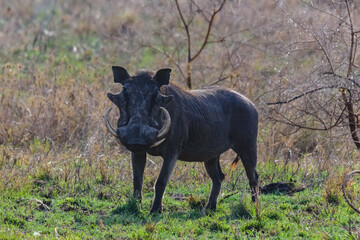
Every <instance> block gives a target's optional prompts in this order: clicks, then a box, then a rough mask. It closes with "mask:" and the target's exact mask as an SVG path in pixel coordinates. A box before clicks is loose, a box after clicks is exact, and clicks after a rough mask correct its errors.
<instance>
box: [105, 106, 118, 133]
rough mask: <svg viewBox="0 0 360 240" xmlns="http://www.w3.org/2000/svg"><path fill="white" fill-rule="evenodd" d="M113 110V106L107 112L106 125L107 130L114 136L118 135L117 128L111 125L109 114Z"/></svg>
mask: <svg viewBox="0 0 360 240" xmlns="http://www.w3.org/2000/svg"><path fill="white" fill-rule="evenodd" d="M111 110H112V107H110V108H109V109H108V110H107V111H106V113H105V116H104V120H105V125H106V128H107V130H108V131H109V132H110V133H111V135H113V136H114V137H118V135H117V132H116V130H115V129H114V128H113V127H112V126H111V124H110V121H109V114H110V111H111Z"/></svg>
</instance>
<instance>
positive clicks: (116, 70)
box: [112, 66, 130, 84]
mask: <svg viewBox="0 0 360 240" xmlns="http://www.w3.org/2000/svg"><path fill="white" fill-rule="evenodd" d="M112 71H113V74H114V82H116V83H121V84H124V82H125V81H126V80H128V79H129V78H130V75H129V74H128V72H127V71H126V69H125V68H123V67H117V66H112Z"/></svg>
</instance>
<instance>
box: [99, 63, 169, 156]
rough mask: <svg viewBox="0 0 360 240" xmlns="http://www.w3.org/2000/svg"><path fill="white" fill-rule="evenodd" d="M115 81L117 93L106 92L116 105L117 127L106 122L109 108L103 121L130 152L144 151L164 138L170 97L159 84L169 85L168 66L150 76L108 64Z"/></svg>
mask: <svg viewBox="0 0 360 240" xmlns="http://www.w3.org/2000/svg"><path fill="white" fill-rule="evenodd" d="M112 70H113V73H114V81H115V83H121V84H122V85H123V89H122V91H121V93H119V94H111V93H108V95H107V96H108V98H109V99H110V100H111V101H112V102H113V103H114V104H115V105H116V106H117V107H118V108H119V111H120V117H119V120H118V122H117V129H115V128H114V127H112V126H111V124H110V122H109V113H110V111H111V109H112V108H109V109H108V110H107V112H106V114H105V124H106V127H107V129H108V130H109V131H110V133H111V134H112V135H114V136H115V137H117V138H119V139H120V141H121V143H122V144H123V145H124V146H125V147H126V148H127V149H129V150H130V151H132V152H144V151H147V150H148V149H149V148H151V147H155V146H158V145H159V144H161V143H162V142H163V141H164V140H165V136H166V134H167V132H168V131H169V129H170V125H171V119H170V115H169V113H168V111H167V110H166V109H165V108H164V107H161V106H165V105H167V104H168V103H169V102H170V101H171V99H172V96H165V95H163V94H162V93H161V92H160V87H161V86H162V85H167V84H169V79H170V72H171V69H167V68H166V69H161V70H159V71H157V73H156V74H155V75H154V74H152V73H150V72H139V73H138V74H137V75H135V76H130V75H129V74H128V72H127V71H126V69H124V68H122V67H115V66H114V67H112Z"/></svg>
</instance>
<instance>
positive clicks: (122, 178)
mask: <svg viewBox="0 0 360 240" xmlns="http://www.w3.org/2000/svg"><path fill="white" fill-rule="evenodd" d="M50 148H51V144H50V143H49V142H48V141H45V140H44V141H41V140H39V139H34V140H33V142H32V143H31V145H30V147H29V151H30V152H29V155H26V154H25V153H22V154H23V155H22V157H23V158H24V159H20V157H19V159H18V160H17V161H16V162H14V159H10V161H9V160H7V161H6V162H4V161H1V162H0V163H1V165H2V171H4V169H8V173H12V172H14V173H13V174H15V175H14V177H13V178H12V179H13V180H12V181H11V182H9V181H6V178H5V181H2V184H1V187H2V188H1V189H2V190H1V197H0V238H2V239H37V238H40V239H44V238H45V239H56V238H58V239H118V238H125V239H173V238H181V239H209V238H210V239H224V238H229V239H243V238H275V239H289V238H310V239H318V238H319V239H322V238H326V239H344V238H353V239H356V238H358V237H359V234H360V228H359V224H360V216H359V215H358V214H356V213H355V212H354V211H353V210H352V209H350V208H349V207H348V206H347V204H346V203H345V201H344V199H343V197H342V193H341V192H340V185H341V183H342V182H341V179H337V178H334V179H333V180H331V181H332V182H331V183H329V181H330V179H332V178H329V177H328V176H327V174H323V173H320V172H317V173H316V174H315V175H314V176H313V178H309V177H308V176H309V174H311V171H308V170H310V169H311V168H309V169H303V171H302V172H298V173H297V174H295V175H293V174H292V173H293V172H294V171H295V169H296V167H297V166H296V164H293V163H291V164H288V165H287V166H285V165H284V164H274V163H267V164H264V163H260V165H259V167H258V170H259V174H260V176H262V177H261V179H262V180H261V184H262V185H265V184H266V183H267V180H266V179H267V178H268V176H271V175H275V176H276V178H274V179H275V180H276V181H288V179H289V176H290V175H292V179H295V180H296V181H298V182H301V183H304V184H306V185H307V186H308V187H307V189H306V190H305V191H302V192H299V193H295V194H294V195H293V196H288V195H283V194H280V193H273V194H267V195H264V194H263V195H261V196H260V202H261V207H260V215H259V217H257V216H256V213H255V205H254V204H253V203H251V201H250V194H249V190H248V185H247V179H246V176H245V173H244V172H243V170H242V167H237V169H236V170H234V171H233V172H231V171H230V164H227V161H226V160H225V161H224V162H223V163H222V165H223V166H224V171H225V173H226V175H227V177H226V179H225V181H224V184H223V187H222V193H221V195H220V197H219V203H218V208H217V211H216V212H207V213H204V211H203V207H204V205H205V203H206V200H207V197H208V194H209V192H210V189H211V183H210V182H211V181H210V179H209V178H208V177H207V176H205V174H204V170H203V169H202V167H201V164H196V163H194V164H191V166H193V168H192V169H193V170H192V171H194V172H195V171H196V172H197V175H196V176H194V173H193V174H191V172H192V171H189V164H188V163H182V162H179V163H178V165H177V167H176V170H175V173H174V176H173V177H172V180H171V181H170V183H169V185H168V188H167V192H166V194H165V197H164V203H163V204H164V206H163V213H162V214H156V215H151V214H149V210H150V206H151V202H152V199H153V197H154V191H153V189H152V186H153V183H154V179H153V178H155V177H156V176H157V174H158V171H159V169H158V168H157V167H156V166H155V165H154V164H159V163H160V162H159V160H160V159H153V160H152V161H153V162H154V163H149V162H148V165H147V169H146V173H145V174H146V176H145V182H144V197H143V202H142V204H141V205H140V204H139V203H138V202H137V201H136V200H135V199H133V198H132V197H131V192H132V186H131V184H132V181H131V168H130V163H129V158H128V154H125V155H120V157H119V156H118V157H117V158H116V157H115V158H113V159H112V157H109V158H107V157H103V159H102V162H103V163H101V162H99V163H98V165H96V164H95V163H92V164H87V163H86V161H85V160H83V161H81V157H78V158H77V159H74V160H70V161H67V162H66V163H62V162H61V161H60V162H56V163H53V164H52V165H51V163H50V162H51V161H52V160H54V161H55V159H52V158H53V157H54V156H53V155H52V153H53V151H54V150H51V149H50ZM1 150H2V152H3V155H2V159H3V160H5V158H6V153H5V152H6V151H10V149H9V148H7V149H5V148H4V147H3V146H2V149H1ZM49 150H50V151H49ZM57 154H58V157H59V158H60V159H63V157H64V156H65V155H66V154H67V151H65V150H64V152H62V151H60V150H59V149H58V152H57ZM63 154H65V155H63ZM35 155H39V156H40V160H39V161H40V162H39V164H38V165H37V166H35V167H34V165H31V163H30V162H29V163H28V164H30V165H28V166H27V165H26V161H25V158H27V157H30V156H35ZM45 155H47V156H45ZM49 156H51V157H49ZM228 161H229V162H230V161H231V159H229V160H228ZM19 162H21V163H22V164H20V163H19ZM119 162H121V164H122V168H121V171H118V172H116V171H114V172H110V169H111V168H112V166H118V165H116V164H119ZM44 163H47V164H49V163H50V165H51V167H50V168H47V167H46V165H47V164H44ZM101 164H103V165H104V166H103V168H104V169H100V168H99V167H98V166H100V165H101ZM226 164H227V165H226ZM42 165H43V166H42ZM60 167H61V168H62V169H59V168H60ZM285 167H286V168H285ZM21 168H23V169H22V170H21ZM29 168H30V169H31V170H28V172H26V170H25V169H29ZM9 169H12V171H9ZM19 169H20V170H21V171H22V173H23V174H22V175H20V174H19V175H16V172H15V171H16V170H19ZM64 169H68V170H67V171H68V172H67V173H66V171H65V170H64ZM284 169H285V170H284ZM184 171H188V173H187V174H185V176H182V175H180V176H182V177H183V179H180V180H177V178H179V174H182V173H183V172H184ZM338 171H339V172H340V173H342V171H343V170H341V168H339V170H338ZM280 173H283V174H280ZM151 174H154V175H155V176H154V177H153V178H152V177H151ZM16 177H17V178H19V179H18V180H15V178H16ZM18 181H20V182H18ZM234 182H237V184H235V183H234ZM5 183H7V184H5ZM296 184H297V183H296ZM329 186H331V188H332V189H333V190H332V191H331V192H329ZM359 188H360V184H359V183H358V182H353V183H352V184H351V189H350V190H351V192H356V191H357V190H356V189H359ZM336 189H339V190H336ZM232 194H233V195H232Z"/></svg>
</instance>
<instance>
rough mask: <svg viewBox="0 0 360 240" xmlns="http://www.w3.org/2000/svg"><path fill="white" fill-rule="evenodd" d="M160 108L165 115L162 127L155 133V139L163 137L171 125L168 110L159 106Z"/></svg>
mask: <svg viewBox="0 0 360 240" xmlns="http://www.w3.org/2000/svg"><path fill="white" fill-rule="evenodd" d="M160 109H161V111H162V112H163V113H164V115H165V122H164V125H163V127H162V128H161V129H160V131H159V132H158V134H157V139H162V138H164V137H165V135H166V134H167V132H168V131H169V129H170V126H171V117H170V114H169V112H168V111H167V110H166V109H165V108H163V107H160Z"/></svg>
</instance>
